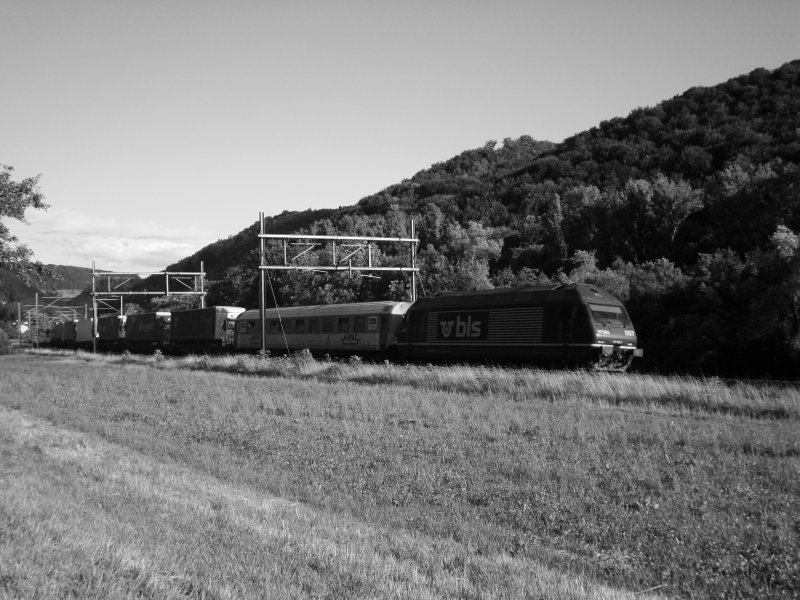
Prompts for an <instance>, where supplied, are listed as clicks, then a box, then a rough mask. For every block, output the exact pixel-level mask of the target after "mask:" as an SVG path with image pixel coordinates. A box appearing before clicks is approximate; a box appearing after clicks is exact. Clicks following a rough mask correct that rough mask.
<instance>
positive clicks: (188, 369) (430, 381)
mask: <svg viewBox="0 0 800 600" xmlns="http://www.w3.org/2000/svg"><path fill="white" fill-rule="evenodd" d="M120 362H122V363H123V364H120ZM214 371H229V372H232V373H235V374H230V373H221V372H219V373H215V372H214ZM263 373H268V374H270V375H271V377H263V376H253V375H254V374H263ZM243 374H244V376H243ZM0 406H4V407H5V411H4V414H3V415H2V417H3V418H2V422H3V426H2V438H1V439H0V442H2V452H3V457H4V462H3V464H10V465H20V466H19V469H18V470H15V471H13V472H11V473H10V474H9V475H8V476H6V475H5V474H4V475H3V482H0V483H2V484H5V483H6V482H8V483H10V484H12V485H9V486H5V488H6V489H5V491H3V492H0V495H2V502H0V507H3V508H0V510H2V511H4V512H0V524H2V529H0V531H3V532H7V533H4V534H0V535H3V536H4V537H2V538H0V591H2V592H5V593H7V594H8V595H11V596H12V597H13V595H14V593H18V595H19V596H20V597H31V596H34V595H35V594H33V593H32V592H31V590H35V589H36V588H37V586H40V587H41V589H42V590H45V589H48V590H50V591H51V592H52V594H53V595H64V594H65V593H66V592H65V590H66V591H69V590H70V589H72V588H70V587H69V586H74V587H75V590H77V591H76V593H75V594H74V596H76V597H77V596H81V597H83V596H94V597H101V596H103V595H104V592H108V593H107V594H105V595H111V596H118V597H119V596H121V597H127V596H130V597H137V594H138V595H144V596H147V595H148V594H149V595H150V596H156V597H162V596H169V595H170V594H172V595H175V596H180V595H181V594H184V595H190V596H192V595H193V596H194V597H266V596H269V597H308V596H313V597H324V596H328V597H343V596H345V597H346V596H354V597H387V596H401V597H466V598H473V597H474V598H478V597H509V598H511V597H524V596H529V597H543V598H551V597H552V598H583V597H624V596H626V595H628V594H629V593H628V592H625V590H629V591H642V590H646V589H651V588H655V593H658V594H664V595H678V596H687V597H688V596H691V597H709V598H712V597H720V596H722V595H726V596H728V597H736V596H739V597H754V596H762V597H765V596H766V597H786V598H789V597H792V596H793V595H794V591H795V590H796V589H798V587H800V565H799V563H800V561H798V559H797V556H798V555H799V554H800V543H799V542H798V535H800V523H799V522H798V515H800V500H799V498H800V489H799V488H800V484H799V483H798V481H800V477H798V475H800V473H798V471H799V470H800V465H799V462H800V456H799V455H800V447H799V446H798V439H800V436H798V433H800V432H799V431H798V429H799V428H798V421H799V420H800V418H798V414H799V413H798V395H797V390H795V389H793V388H786V387H781V388H778V387H771V386H767V385H757V384H735V385H728V384H726V383H724V382H720V381H717V380H693V379H666V378H657V377H645V376H638V375H637V376H626V377H620V376H606V375H599V376H597V375H589V374H585V373H573V372H543V371H533V372H530V371H527V372H526V371H512V370H501V369H491V368H476V367H452V368H440V367H437V368H433V367H425V366H415V367H402V368H401V367H398V366H393V365H383V364H380V365H371V364H366V363H365V364H358V363H357V362H354V363H329V362H318V361H312V360H308V359H307V358H306V357H302V356H300V357H295V358H291V359H283V360H276V359H272V360H261V359H257V358H252V357H229V358H224V359H222V358H221V359H216V358H213V359H212V358H205V357H189V358H185V359H180V360H173V359H163V357H162V358H159V357H126V358H124V359H121V358H119V357H117V358H109V357H105V358H99V357H92V356H90V355H78V356H75V355H65V356H58V355H56V356H45V355H40V356H17V357H7V358H3V359H2V362H0ZM6 417H8V418H6ZM23 420H27V422H28V426H24V425H23ZM43 420H44V421H46V422H49V423H51V424H52V425H53V426H54V427H46V426H44V425H42V422H43ZM32 432H34V433H35V434H36V435H34V433H32ZM26 436H27V437H26ZM37 436H38V437H37ZM8 507H11V508H8ZM278 520H280V522H281V523H285V524H286V525H285V526H281V527H278V526H277V525H276V523H277V522H278ZM70 532H72V533H70ZM77 532H80V533H77ZM26 539H31V540H34V543H33V544H31V545H30V549H28V546H27V545H25V544H23V542H22V541H23V540H26ZM23 546H24V548H23ZM149 548H152V550H149ZM65 553H66V555H67V556H69V557H70V558H69V560H66V561H63V563H59V562H57V560H56V556H58V555H61V554H65ZM9 558H14V562H8V559H9ZM3 565H13V566H12V567H5V566H3ZM58 565H61V566H58ZM131 565H133V567H131ZM131 569H133V570H131ZM48 573H50V574H49V575H48ZM288 574H291V576H289V575H288ZM3 586H5V587H3ZM15 586H16V587H15ZM48 586H50V587H48ZM14 590H23V591H21V592H19V591H18V592H14ZM0 595H2V594H0ZM48 595H51V594H49V593H48V594H45V593H42V594H41V597H48ZM643 596H644V595H636V596H635V597H637V598H639V597H643Z"/></svg>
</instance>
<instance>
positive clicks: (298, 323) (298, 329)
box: [294, 319, 306, 333]
mask: <svg viewBox="0 0 800 600" xmlns="http://www.w3.org/2000/svg"><path fill="white" fill-rule="evenodd" d="M294 332H295V333H305V332H306V322H305V320H304V319H295V322H294Z"/></svg>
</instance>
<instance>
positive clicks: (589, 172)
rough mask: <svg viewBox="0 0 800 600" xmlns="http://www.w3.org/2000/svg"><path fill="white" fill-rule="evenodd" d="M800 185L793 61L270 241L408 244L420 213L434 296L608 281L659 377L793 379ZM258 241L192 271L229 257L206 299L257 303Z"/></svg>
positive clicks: (344, 282) (283, 283) (305, 281)
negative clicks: (362, 239)
mask: <svg viewBox="0 0 800 600" xmlns="http://www.w3.org/2000/svg"><path fill="white" fill-rule="evenodd" d="M799 184H800V61H793V62H791V63H788V64H786V65H784V66H783V67H781V68H779V69H776V70H775V71H767V70H764V69H759V70H757V71H754V72H752V73H750V74H748V75H744V76H741V77H737V78H735V79H732V80H730V81H728V82H725V83H723V84H721V85H718V86H714V87H708V88H694V89H691V90H689V91H687V92H686V93H684V94H682V95H680V96H676V97H675V98H672V99H671V100H667V101H665V102H663V103H661V104H660V105H658V106H656V107H653V108H641V109H637V110H635V111H633V112H632V113H631V114H630V115H629V116H628V117H626V118H618V119H613V120H611V121H607V122H604V123H601V124H600V125H599V126H598V127H596V128H593V129H591V130H589V131H587V132H584V133H581V134H578V135H576V136H573V137H572V138H569V139H567V140H565V141H564V142H563V143H562V144H558V145H556V144H552V143H549V142H539V141H536V140H534V139H532V138H530V137H528V136H523V137H521V138H519V139H516V140H512V139H506V140H503V142H502V144H497V143H495V142H489V143H487V144H486V145H484V146H483V147H481V148H477V149H474V150H469V151H466V152H463V153H461V154H459V155H458V156H456V157H454V158H452V159H450V160H448V161H446V162H443V163H439V164H435V165H433V166H432V167H431V168H430V169H426V170H424V171H421V172H419V173H417V174H416V175H414V176H413V177H411V178H410V179H407V180H405V181H403V182H401V183H399V184H397V185H393V186H390V187H388V188H386V189H385V190H383V191H381V192H380V193H377V194H375V195H372V196H369V197H366V198H364V199H362V200H361V201H360V202H358V203H357V204H356V205H354V206H351V207H346V208H341V209H339V210H330V211H307V212H305V213H288V212H287V213H283V214H282V215H278V216H276V217H274V218H272V219H269V220H268V231H270V232H283V233H296V232H306V233H315V234H341V235H369V236H406V235H408V234H409V233H410V230H409V225H410V222H411V219H414V220H415V222H416V229H417V233H418V236H419V238H420V242H421V243H420V247H419V252H418V262H419V266H420V268H421V277H420V281H421V291H422V292H423V293H424V294H427V295H430V294H436V293H440V292H442V291H445V290H453V289H472V288H488V287H496V286H521V285H529V284H537V283H546V282H572V281H587V282H594V283H596V284H598V285H600V286H602V287H605V288H607V289H608V290H609V291H611V292H613V293H614V294H616V295H617V296H618V297H619V298H620V299H621V300H623V301H624V302H625V303H626V305H627V306H628V307H629V310H630V312H631V313H632V317H633V319H634V321H635V322H636V324H637V329H638V332H639V334H640V338H641V344H642V346H643V347H644V348H645V350H646V353H645V360H644V361H643V363H642V366H643V367H644V368H649V369H656V370H664V371H691V372H697V371H702V372H705V373H708V374H720V375H748V376H765V375H770V376H793V375H794V374H796V373H797V372H798V371H797V368H798V366H800V237H798V234H800V205H799V204H800V186H799ZM256 233H257V228H252V227H251V228H249V229H248V230H246V231H245V232H242V233H241V234H239V236H234V237H232V238H229V239H228V240H224V241H223V242H220V243H219V245H212V246H209V247H208V248H206V249H204V250H203V251H201V253H199V254H198V255H196V256H195V257H192V258H191V259H187V260H194V261H195V262H197V261H199V260H201V259H205V260H209V259H208V257H209V256H210V255H211V254H216V255H217V256H220V255H224V254H228V255H230V256H235V257H236V258H235V260H234V261H233V262H225V261H224V260H223V261H222V264H225V265H226V267H225V270H224V273H223V272H218V273H217V274H216V276H215V277H216V279H217V280H216V281H215V282H214V284H213V285H212V286H211V291H210V294H209V302H214V303H218V304H237V305H242V306H256V305H257V304H258V287H257V281H258V256H257V252H256V250H255V249H254V248H255V246H256V244H255V240H256ZM223 249H224V252H223ZM275 252H276V255H275V256H273V257H271V259H274V260H276V261H282V251H281V254H280V256H279V255H278V251H277V250H275ZM404 252H405V250H403V249H402V248H400V247H399V246H398V248H396V249H392V248H391V247H389V248H388V249H383V254H378V255H377V256H375V257H374V260H375V261H378V262H381V261H382V264H405V261H406V260H407V257H406V255H405V254H404ZM220 257H221V256H220ZM301 260H306V261H313V260H316V259H315V258H313V257H312V255H310V254H309V255H307V256H304V257H303V259H301ZM354 260H360V259H359V257H358V256H356V257H354ZM212 262H213V263H214V264H216V265H217V267H219V265H220V264H221V263H220V261H217V260H215V261H212ZM270 283H271V284H272V287H271V290H272V291H270V292H269V294H270V299H271V300H270V301H273V300H272V298H273V295H274V301H277V302H278V303H279V304H281V305H289V304H306V303H328V302H346V301H356V300H368V299H372V298H406V297H407V285H408V281H407V280H405V279H400V278H392V277H387V276H384V277H381V278H379V279H372V278H363V277H362V278H354V279H347V278H346V277H344V278H343V277H339V276H337V277H331V276H329V275H326V274H323V273H278V274H275V273H273V274H272V278H271V280H270Z"/></svg>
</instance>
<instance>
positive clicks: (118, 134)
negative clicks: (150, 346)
mask: <svg viewBox="0 0 800 600" xmlns="http://www.w3.org/2000/svg"><path fill="white" fill-rule="evenodd" d="M798 31H800V2H798V1H797V0H762V1H759V2H755V1H753V0H724V1H723V0H670V1H669V2H666V1H663V0H583V1H578V0H554V1H550V0H485V1H477V0H426V1H418V0H403V1H399V0H398V1H389V0H225V1H224V2H223V1H219V0H214V1H212V0H136V1H135V2H134V1H123V0H70V1H64V0H0V56H1V57H2V58H3V67H4V68H3V74H2V76H1V77H0V164H4V165H9V166H11V167H13V168H14V176H15V179H17V180H19V179H22V178H25V177H31V176H34V175H41V179H40V182H39V185H40V190H41V191H42V192H43V193H44V195H45V197H46V202H47V203H48V204H49V205H50V208H49V209H48V210H47V211H35V210H29V211H28V212H27V214H26V217H27V221H28V223H27V224H22V223H19V222H17V221H7V222H6V224H7V225H9V226H10V227H11V229H12V231H13V232H14V233H15V234H16V235H17V236H18V237H19V238H20V240H21V241H22V242H24V243H26V244H27V245H28V246H29V247H30V248H31V249H32V250H33V251H34V253H35V255H36V258H37V259H39V260H41V261H42V262H44V263H53V264H63V265H72V266H83V267H91V266H92V264H93V262H94V263H95V264H96V267H97V268H98V269H107V270H113V271H126V272H127V271H130V272H148V271H160V270H163V269H165V268H166V267H167V265H169V264H172V263H174V262H176V261H177V260H180V259H182V258H185V257H187V256H190V255H192V254H193V253H195V252H196V251H198V250H199V249H201V248H202V247H204V246H206V245H208V244H210V243H213V242H215V241H217V240H219V239H224V238H227V237H228V236H231V235H234V234H236V233H238V232H239V231H241V230H242V229H244V228H245V227H248V226H249V225H251V224H253V223H255V222H256V221H257V220H258V214H259V212H264V213H266V215H267V216H270V215H277V214H279V213H281V212H283V211H285V210H290V211H293V210H305V209H308V208H335V207H338V206H349V205H352V204H355V203H356V202H358V200H360V199H361V198H363V197H365V196H368V195H370V194H373V193H376V192H379V191H380V190H382V189H384V188H386V187H388V186H390V185H393V184H395V183H398V182H400V181H402V180H404V179H407V178H409V177H411V176H413V175H414V174H415V173H417V172H418V171H421V170H423V169H427V168H428V167H430V166H431V165H432V164H434V163H437V162H442V161H445V160H447V159H449V158H451V157H452V156H455V155H456V154H459V153H461V152H463V151H464V150H468V149H471V148H477V147H481V146H483V145H484V144H485V143H486V142H487V141H489V140H496V141H498V142H500V143H502V140H503V139H505V138H518V137H520V136H521V135H530V136H531V137H533V138H534V139H537V140H549V141H553V142H560V141H562V140H563V139H564V138H566V137H569V136H571V135H573V134H576V133H579V132H581V131H584V130H586V129H589V128H591V127H593V126H596V125H598V124H599V123H600V122H602V121H604V120H607V119H610V118H613V117H618V116H621V117H624V116H627V115H628V114H629V113H630V111H631V110H633V109H635V108H638V107H647V106H654V105H656V104H658V103H659V102H661V101H662V100H666V99H669V98H672V97H674V96H676V95H679V94H681V93H683V92H684V91H686V90H687V89H689V88H691V87H694V86H711V85H716V84H718V83H722V82H724V81H726V80H727V79H730V78H731V77H736V76H738V75H742V74H745V73H748V72H750V71H752V70H753V69H756V68H760V67H764V68H767V69H774V68H777V67H779V66H781V65H782V64H784V63H786V62H788V61H790V60H794V59H798V58H800V34H798ZM257 245H258V240H257V239H254V240H253V246H254V247H257ZM197 268H198V270H199V265H198V266H197ZM206 268H208V267H207V266H206Z"/></svg>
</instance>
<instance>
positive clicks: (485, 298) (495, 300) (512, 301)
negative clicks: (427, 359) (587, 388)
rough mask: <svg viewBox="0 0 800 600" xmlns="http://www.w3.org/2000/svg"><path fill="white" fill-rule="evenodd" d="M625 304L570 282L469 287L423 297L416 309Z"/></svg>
mask: <svg viewBox="0 0 800 600" xmlns="http://www.w3.org/2000/svg"><path fill="white" fill-rule="evenodd" d="M576 300H578V301H580V302H594V303H597V304H614V305H619V304H621V303H620V301H619V300H617V299H616V298H615V297H614V296H612V295H611V294H609V293H608V292H606V291H605V290H602V289H600V288H598V287H597V286H594V285H590V284H586V283H571V284H569V285H562V284H555V285H531V286H526V287H521V288H496V289H493V290H468V291H460V292H445V293H443V294H440V295H438V296H431V297H429V298H420V299H419V300H417V302H416V303H415V304H414V309H437V308H470V307H479V306H497V305H504V306H505V305H508V306H525V305H528V304H534V303H535V304H541V303H553V302H565V301H571V302H574V301H576Z"/></svg>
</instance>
